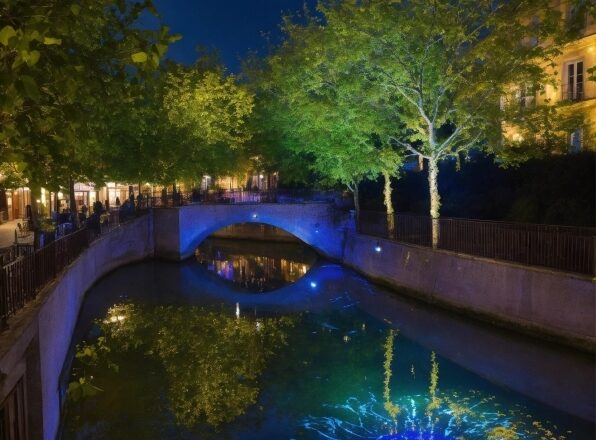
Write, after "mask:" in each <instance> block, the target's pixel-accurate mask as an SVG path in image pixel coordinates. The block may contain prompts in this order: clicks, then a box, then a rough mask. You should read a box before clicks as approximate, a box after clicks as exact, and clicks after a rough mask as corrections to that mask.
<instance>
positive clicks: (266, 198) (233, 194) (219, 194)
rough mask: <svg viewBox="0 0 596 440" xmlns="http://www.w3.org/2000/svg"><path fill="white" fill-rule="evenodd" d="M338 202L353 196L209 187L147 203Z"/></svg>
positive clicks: (155, 198) (340, 203)
mask: <svg viewBox="0 0 596 440" xmlns="http://www.w3.org/2000/svg"><path fill="white" fill-rule="evenodd" d="M325 202H328V203H335V204H336V205H349V204H350V203H351V202H352V200H351V197H347V196H344V194H343V193H341V192H338V191H316V190H280V189H275V190H267V191H244V190H219V191H218V190H209V191H192V192H178V193H175V194H174V193H167V194H162V195H161V196H156V197H149V198H147V199H146V202H145V203H146V204H147V206H148V207H152V208H163V207H175V206H184V205H190V204H193V203H201V204H235V203H243V204H252V203H325Z"/></svg>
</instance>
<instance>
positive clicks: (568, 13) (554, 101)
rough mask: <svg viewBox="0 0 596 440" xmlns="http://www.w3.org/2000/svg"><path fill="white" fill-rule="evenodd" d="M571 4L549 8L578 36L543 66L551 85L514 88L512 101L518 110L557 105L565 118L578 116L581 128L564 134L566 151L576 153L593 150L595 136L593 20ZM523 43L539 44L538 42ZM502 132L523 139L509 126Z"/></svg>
mask: <svg viewBox="0 0 596 440" xmlns="http://www.w3.org/2000/svg"><path fill="white" fill-rule="evenodd" d="M572 3H573V2H569V1H557V0H554V1H553V2H552V7H553V8H555V9H556V10H558V11H559V12H560V13H561V16H562V18H563V20H564V21H565V25H566V26H569V27H573V28H574V29H576V30H578V37H577V38H576V39H574V40H573V41H571V42H569V43H567V44H566V45H564V46H563V47H562V48H561V53H560V55H558V56H557V57H556V58H555V59H554V60H553V63H552V65H550V64H549V65H548V66H546V67H545V70H546V72H547V73H548V74H549V75H550V76H551V77H552V78H553V79H554V81H553V82H554V84H547V85H545V86H544V89H542V90H540V92H539V93H537V92H536V88H535V87H533V86H531V85H527V86H522V87H519V88H517V89H516V92H515V93H514V96H513V97H512V98H513V101H514V104H515V105H518V106H520V107H530V106H535V105H557V106H558V109H559V110H558V111H560V112H563V113H565V114H567V115H572V114H575V115H581V116H582V117H583V125H582V126H578V127H575V128H572V129H571V130H570V131H569V132H568V133H567V143H568V147H569V151H570V152H579V151H581V150H584V149H592V150H594V149H596V145H594V141H593V140H594V137H595V136H596V81H592V80H590V73H589V70H590V69H591V68H594V66H596V20H595V19H594V17H592V16H591V15H590V14H585V13H583V14H582V13H581V12H582V11H581V10H580V9H578V8H576V7H575V6H574V4H572ZM584 12H585V11H584ZM534 18H536V17H534ZM526 43H528V44H541V43H540V42H538V41H531V42H526ZM594 74H596V73H593V74H592V75H594ZM509 99H511V97H510V98H509ZM509 104H511V102H509ZM504 131H505V136H506V137H507V138H509V139H511V140H514V141H521V140H523V139H522V137H521V135H520V134H519V133H518V132H517V131H516V130H515V129H514V128H512V127H505V130H504Z"/></svg>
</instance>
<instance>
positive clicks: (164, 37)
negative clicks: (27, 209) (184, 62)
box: [0, 0, 178, 213]
mask: <svg viewBox="0 0 596 440" xmlns="http://www.w3.org/2000/svg"><path fill="white" fill-rule="evenodd" d="M145 11H148V12H151V13H154V14H155V13H156V11H155V9H154V8H153V6H152V4H151V1H145V2H136V1H132V0H101V1H97V0H83V1H74V0H67V1H63V0H41V1H36V2H30V1H28V0H11V1H4V2H1V3H0V70H1V71H2V75H0V88H1V89H2V94H1V95H0V157H1V158H2V161H3V162H4V161H6V162H11V163H13V164H15V166H16V167H17V168H18V169H19V171H20V172H21V173H22V174H23V175H24V176H25V178H26V180H27V182H28V186H29V187H31V189H32V191H33V197H32V201H33V204H35V200H36V198H37V193H38V192H39V189H40V187H41V186H44V187H46V188H50V189H56V188H58V187H60V186H64V185H66V184H67V182H68V181H69V180H73V179H82V180H99V181H101V179H102V178H103V172H104V171H105V170H102V167H101V166H98V162H99V161H100V160H101V156H100V155H98V152H100V151H101V142H102V139H101V137H100V136H99V134H101V133H103V132H105V130H103V128H105V127H98V124H99V123H100V122H101V121H105V118H104V117H103V115H104V114H105V113H107V112H109V111H111V110H112V109H113V108H114V107H116V106H118V105H120V104H121V103H122V101H123V100H125V99H128V98H129V96H128V93H127V90H126V86H127V84H128V83H129V82H130V81H132V80H134V78H141V77H142V76H143V75H144V74H145V73H146V72H149V71H151V70H153V69H155V68H156V67H157V66H158V64H159V61H160V59H161V57H162V56H163V55H164V54H165V52H166V50H167V48H168V44H169V43H171V42H173V41H175V40H176V39H177V38H178V37H177V36H173V35H170V33H169V30H168V29H167V27H162V28H160V29H156V30H147V29H141V28H140V27H139V26H138V18H139V16H140V15H141V14H142V13H144V12H145ZM33 212H34V213H35V212H36V210H35V209H34V210H33Z"/></svg>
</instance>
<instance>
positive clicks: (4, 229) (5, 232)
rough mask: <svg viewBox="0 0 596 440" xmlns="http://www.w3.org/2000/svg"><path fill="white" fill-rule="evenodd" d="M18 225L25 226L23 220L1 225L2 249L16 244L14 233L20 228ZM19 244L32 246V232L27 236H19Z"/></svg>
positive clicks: (0, 244)
mask: <svg viewBox="0 0 596 440" xmlns="http://www.w3.org/2000/svg"><path fill="white" fill-rule="evenodd" d="M18 223H21V224H23V221H22V220H12V221H9V222H6V223H2V224H0V249H2V248H6V247H9V246H11V245H13V244H14V240H15V235H14V232H15V230H16V229H17V228H18V226H17V225H18ZM18 240H19V243H26V244H32V243H33V234H32V233H31V232H28V233H26V235H21V234H19V235H18Z"/></svg>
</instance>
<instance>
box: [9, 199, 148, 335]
mask: <svg viewBox="0 0 596 440" xmlns="http://www.w3.org/2000/svg"><path fill="white" fill-rule="evenodd" d="M146 212H148V211H146V210H137V211H136V215H135V216H134V218H136V217H138V216H141V215H144V214H145V213H146ZM130 218H131V217H128V218H127V219H130ZM120 221H122V219H120ZM119 226H120V223H109V222H105V223H102V224H99V225H98V227H97V228H95V227H90V226H89V225H87V227H83V228H81V229H78V230H76V231H74V232H72V233H70V234H67V235H64V236H63V237H61V238H58V239H56V240H54V241H52V242H51V243H49V244H48V245H46V246H44V247H42V248H41V249H38V250H35V251H34V250H33V246H29V247H27V248H24V247H21V245H15V246H14V249H16V250H15V251H11V252H13V255H11V256H10V260H8V259H7V260H8V261H10V262H8V264H0V324H1V325H2V327H6V323H7V320H8V318H9V317H10V316H12V315H14V314H15V313H16V312H17V311H18V310H20V309H22V308H23V307H24V306H25V304H27V303H28V302H30V301H32V300H33V299H35V298H36V296H37V294H38V293H39V291H40V290H41V289H43V288H44V286H46V285H47V284H48V283H49V282H50V281H52V280H53V279H54V278H56V276H57V275H58V274H59V273H60V272H61V271H62V270H63V269H64V268H66V266H68V265H69V264H70V263H72V262H73V261H74V260H75V259H76V258H77V257H78V256H79V255H80V254H81V253H82V252H83V251H84V250H85V249H86V248H87V247H88V246H89V245H90V244H91V243H92V242H93V241H94V240H95V239H97V238H98V237H99V236H100V235H102V234H105V233H108V232H110V231H112V230H113V229H116V228H118V227H119ZM14 252H16V254H14ZM2 261H3V260H0V263H2Z"/></svg>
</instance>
